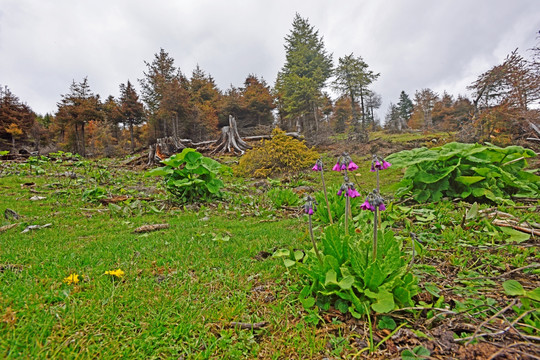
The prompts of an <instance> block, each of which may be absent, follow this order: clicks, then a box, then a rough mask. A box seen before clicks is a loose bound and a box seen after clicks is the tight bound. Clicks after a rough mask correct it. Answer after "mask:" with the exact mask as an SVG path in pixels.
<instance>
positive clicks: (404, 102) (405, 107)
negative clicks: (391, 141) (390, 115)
mask: <svg viewBox="0 0 540 360" xmlns="http://www.w3.org/2000/svg"><path fill="white" fill-rule="evenodd" d="M397 108H398V112H399V116H400V117H401V119H402V120H403V121H404V122H405V123H406V122H407V121H409V119H410V118H411V115H412V113H413V110H414V104H413V102H412V100H411V98H410V97H409V95H407V93H406V92H405V91H403V90H402V91H401V93H400V94H399V101H398V103H397Z"/></svg>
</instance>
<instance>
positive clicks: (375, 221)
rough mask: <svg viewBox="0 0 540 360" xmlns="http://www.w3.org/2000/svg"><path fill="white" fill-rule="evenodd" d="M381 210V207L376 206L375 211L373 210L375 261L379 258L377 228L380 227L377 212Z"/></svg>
mask: <svg viewBox="0 0 540 360" xmlns="http://www.w3.org/2000/svg"><path fill="white" fill-rule="evenodd" d="M378 212H379V209H378V208H377V207H375V211H374V212H373V261H376V260H377V229H378V227H379V226H378V223H377V213H378Z"/></svg>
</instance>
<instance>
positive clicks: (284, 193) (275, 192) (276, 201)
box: [267, 188, 300, 209]
mask: <svg viewBox="0 0 540 360" xmlns="http://www.w3.org/2000/svg"><path fill="white" fill-rule="evenodd" d="M267 194H268V198H269V199H270V201H271V202H272V205H274V207H275V208H276V209H280V208H281V207H282V206H297V205H298V203H300V198H299V197H298V195H296V193H295V192H294V191H292V190H291V189H282V188H273V189H270V190H269V191H268V193H267Z"/></svg>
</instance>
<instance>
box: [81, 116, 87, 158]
mask: <svg viewBox="0 0 540 360" xmlns="http://www.w3.org/2000/svg"><path fill="white" fill-rule="evenodd" d="M81 144H82V154H81V155H82V156H86V146H85V143H84V122H83V123H82V124H81Z"/></svg>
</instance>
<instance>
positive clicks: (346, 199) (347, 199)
mask: <svg viewBox="0 0 540 360" xmlns="http://www.w3.org/2000/svg"><path fill="white" fill-rule="evenodd" d="M350 201H351V200H350V198H349V197H348V196H347V195H345V235H349V209H350Z"/></svg>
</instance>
